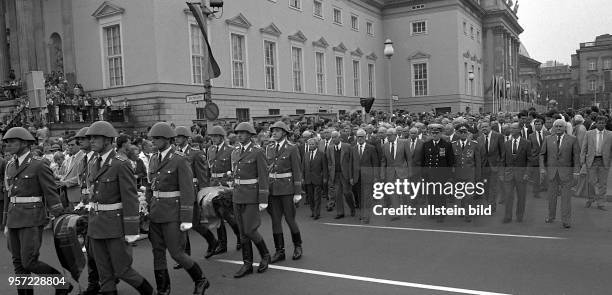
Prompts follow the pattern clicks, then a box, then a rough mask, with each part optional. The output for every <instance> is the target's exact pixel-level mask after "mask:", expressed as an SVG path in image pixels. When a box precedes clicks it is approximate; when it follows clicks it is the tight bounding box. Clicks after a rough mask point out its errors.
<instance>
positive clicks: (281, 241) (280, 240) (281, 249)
mask: <svg viewBox="0 0 612 295" xmlns="http://www.w3.org/2000/svg"><path fill="white" fill-rule="evenodd" d="M272 237H273V238H274V249H276V252H274V255H272V258H270V263H272V264H274V263H277V262H280V261H284V260H285V238H284V237H283V234H282V233H280V234H272Z"/></svg>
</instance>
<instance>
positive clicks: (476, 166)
mask: <svg viewBox="0 0 612 295" xmlns="http://www.w3.org/2000/svg"><path fill="white" fill-rule="evenodd" d="M455 130H456V132H455V135H457V137H458V140H456V141H454V142H453V143H452V144H453V152H454V155H455V168H454V169H453V170H454V176H455V177H454V180H455V181H456V182H471V183H474V182H475V181H479V180H480V178H481V174H482V160H481V159H482V153H481V152H482V150H481V149H480V148H479V147H478V142H477V141H474V140H470V139H468V137H469V135H470V129H469V125H468V124H467V123H461V124H459V125H457V127H455ZM472 203H473V196H472V195H466V196H464V197H463V198H462V199H461V206H462V207H463V208H465V210H466V212H467V211H468V207H469V206H470V205H471V204H472ZM465 222H472V218H471V217H470V215H469V214H468V215H465Z"/></svg>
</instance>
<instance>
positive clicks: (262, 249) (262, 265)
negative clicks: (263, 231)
mask: <svg viewBox="0 0 612 295" xmlns="http://www.w3.org/2000/svg"><path fill="white" fill-rule="evenodd" d="M255 247H257V250H258V251H259V255H260V256H261V261H260V262H259V267H257V272H258V273H263V272H265V271H266V270H268V264H270V252H269V251H268V246H266V242H265V241H264V240H261V241H259V242H257V243H255Z"/></svg>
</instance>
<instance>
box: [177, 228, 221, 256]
mask: <svg viewBox="0 0 612 295" xmlns="http://www.w3.org/2000/svg"><path fill="white" fill-rule="evenodd" d="M193 230H194V231H195V232H197V233H199V234H200V235H201V236H202V237H204V239H205V240H206V243H208V247H210V246H214V245H215V243H216V240H217V239H215V235H213V233H212V232H211V231H210V230H209V229H208V227H207V226H206V225H204V224H201V223H200V224H195V225H194V226H193ZM182 234H183V235H184V236H185V254H187V255H189V256H191V242H190V241H189V233H188V232H187V231H185V232H182Z"/></svg>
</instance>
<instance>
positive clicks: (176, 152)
mask: <svg viewBox="0 0 612 295" xmlns="http://www.w3.org/2000/svg"><path fill="white" fill-rule="evenodd" d="M174 153H175V154H177V155H179V156H181V157H184V156H185V153H183V152H181V151H174Z"/></svg>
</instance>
